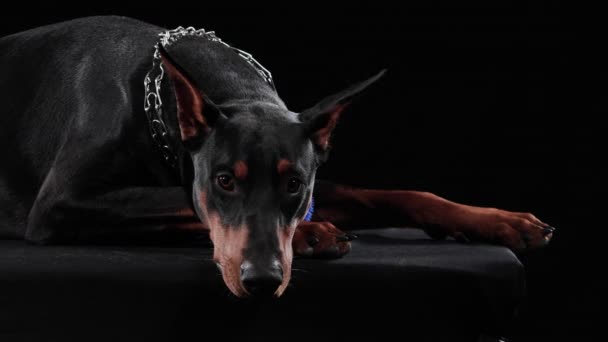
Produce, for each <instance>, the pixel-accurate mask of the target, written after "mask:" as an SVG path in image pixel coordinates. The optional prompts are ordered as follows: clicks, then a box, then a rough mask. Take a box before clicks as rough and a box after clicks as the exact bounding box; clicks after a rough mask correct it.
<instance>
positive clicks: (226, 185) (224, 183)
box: [216, 174, 234, 191]
mask: <svg viewBox="0 0 608 342" xmlns="http://www.w3.org/2000/svg"><path fill="white" fill-rule="evenodd" d="M216 180H217V185H219V186H220V187H221V188H222V189H224V190H226V191H234V178H232V176H230V175H227V174H221V175H219V176H217V178H216Z"/></svg>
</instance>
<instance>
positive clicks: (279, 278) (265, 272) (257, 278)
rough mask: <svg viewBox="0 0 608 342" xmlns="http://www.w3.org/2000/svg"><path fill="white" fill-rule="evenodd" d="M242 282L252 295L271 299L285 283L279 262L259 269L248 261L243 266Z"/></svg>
mask: <svg viewBox="0 0 608 342" xmlns="http://www.w3.org/2000/svg"><path fill="white" fill-rule="evenodd" d="M241 281H242V282H243V286H244V287H245V290H247V292H248V293H249V294H250V295H252V296H255V297H271V296H272V295H273V294H274V293H275V292H276V291H277V289H278V288H279V286H281V283H282V282H283V270H282V269H281V265H280V264H279V263H278V262H274V263H273V264H272V266H270V267H268V266H266V267H259V266H256V265H254V264H252V263H250V262H247V261H246V262H244V263H243V264H242V265H241Z"/></svg>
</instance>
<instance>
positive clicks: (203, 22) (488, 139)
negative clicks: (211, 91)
mask: <svg viewBox="0 0 608 342" xmlns="http://www.w3.org/2000/svg"><path fill="white" fill-rule="evenodd" d="M374 4H375V5H367V6H361V5H352V4H351V5H347V6H344V5H343V6H341V7H339V8H335V9H329V8H327V6H329V4H325V7H318V6H319V5H316V6H315V5H313V4H308V3H306V4H305V5H294V6H285V7H270V6H259V5H253V4H250V5H246V6H239V7H229V6H218V5H214V4H205V3H197V4H192V5H184V6H183V7H177V4H168V3H165V4H163V5H162V7H160V8H159V7H158V6H156V5H153V4H150V5H149V6H133V7H132V8H122V9H118V8H113V9H112V8H105V9H103V8H95V9H94V8H88V9H78V8H71V9H69V10H68V9H66V8H60V7H46V8H36V9H35V10H32V9H30V10H29V11H27V12H26V11H3V13H2V14H0V20H1V22H0V33H1V34H3V35H4V34H8V33H12V32H18V31H20V30H24V29H28V28H33V27H36V26H39V25H43V24H48V23H53V22H57V21H62V20H67V19H70V18H75V17H81V16H87V15H100V14H121V15H128V16H131V17H135V18H139V19H142V20H145V21H148V22H152V23H154V24H157V25H160V26H164V27H167V28H174V27H176V26H179V25H183V26H189V25H192V26H195V27H197V28H201V27H203V28H206V29H211V30H215V31H216V32H217V34H218V36H220V37H221V38H222V39H223V40H225V41H227V42H229V43H231V44H233V45H234V46H237V47H239V48H242V49H244V50H246V51H248V52H250V53H252V54H253V55H254V56H255V57H256V59H257V60H258V61H260V62H262V64H263V65H264V66H265V67H267V68H269V69H270V70H271V71H272V72H273V75H274V77H275V83H276V84H277V87H278V90H279V93H280V94H281V96H282V98H283V99H284V100H285V101H286V102H287V104H288V106H289V107H290V108H291V109H292V110H295V111H298V110H302V109H305V108H306V107H308V106H311V105H313V104H314V103H315V102H316V101H317V100H320V99H321V98H322V97H324V96H326V95H329V94H331V93H332V92H334V91H338V90H340V89H342V88H344V87H346V86H348V85H349V84H351V83H353V82H356V81H359V80H362V79H364V78H366V77H369V76H371V75H372V74H374V73H376V72H377V71H379V70H380V69H382V68H388V73H387V75H386V76H385V78H384V79H383V80H382V81H381V82H380V83H378V84H377V85H375V86H374V87H373V88H372V89H370V90H369V91H368V92H367V93H366V94H364V95H363V96H361V97H360V98H358V99H357V100H356V101H355V103H354V104H353V105H352V106H351V108H350V109H349V110H348V111H346V112H345V113H344V114H343V116H342V119H341V122H340V124H339V127H338V128H337V130H336V132H335V136H334V139H333V146H334V149H333V152H332V156H331V158H330V161H329V162H328V164H327V165H326V166H325V167H324V168H323V169H322V170H321V171H320V177H321V178H326V179H332V180H335V181H339V182H343V183H349V184H353V185H362V186H370V187H381V188H405V189H414V190H425V191H431V192H434V193H436V194H439V195H441V196H444V197H447V198H449V199H452V200H455V201H460V202H465V203H470V204H476V205H482V206H495V207H501V208H504V209H509V210H515V211H530V212H533V213H534V214H536V215H537V216H538V217H540V218H541V219H542V220H544V221H546V222H549V223H551V224H553V225H555V226H556V227H557V228H558V230H557V232H556V234H555V238H554V241H553V242H552V244H551V245H550V246H549V247H547V248H545V249H544V250H542V251H537V252H532V253H529V254H526V255H524V256H522V261H523V262H524V264H525V265H526V268H527V275H528V287H529V298H528V303H527V305H526V306H525V307H524V308H523V310H522V313H521V318H520V320H519V322H518V326H517V327H516V328H515V331H514V334H513V337H514V340H515V341H545V340H546V341H553V340H571V339H573V338H582V337H583V336H590V334H591V333H592V331H593V330H594V328H598V325H601V323H602V322H601V318H602V317H605V314H604V313H603V311H602V310H601V309H602V304H603V303H602V300H601V298H603V297H604V295H603V292H604V291H605V290H606V281H605V280H604V279H603V273H604V272H603V270H604V267H603V253H602V252H603V248H605V247H603V246H604V242H603V238H604V237H606V236H607V234H606V233H605V232H604V230H605V229H606V223H605V220H603V219H602V214H603V212H604V210H605V208H604V205H603V204H604V203H603V195H604V193H605V187H603V177H604V176H605V175H606V166H605V165H604V158H605V156H606V151H605V148H604V146H605V142H604V140H605V139H604V131H605V128H606V126H607V125H606V123H607V122H606V121H607V120H606V113H607V111H606V109H607V108H606V107H607V106H606V99H607V97H606V94H607V89H606V82H607V81H608V80H607V79H606V78H607V77H606V76H607V73H606V67H605V65H604V64H605V63H606V61H607V60H606V59H605V58H604V55H603V54H602V53H601V52H602V50H603V48H602V45H605V44H606V39H605V38H604V36H605V35H604V34H603V32H605V31H604V30H603V28H602V27H601V26H602V25H601V18H599V19H595V16H594V15H593V14H594V12H597V10H595V9H592V8H587V9H575V8H572V7H570V5H569V4H566V3H563V2H561V3H560V2H553V3H540V2H533V3H530V2H528V3H525V4H519V3H517V4H516V3H511V2H504V1H499V2H495V1H492V2H487V3H484V2H481V3H480V4H468V5H464V4H462V3H459V4H456V2H454V3H453V4H439V3H436V2H430V1H429V2H416V3H412V4H408V5H406V6H407V7H403V5H399V6H398V5H389V4H381V3H374ZM99 34H100V35H103V32H99ZM0 77H1V75H0ZM446 290H449V288H448V289H446Z"/></svg>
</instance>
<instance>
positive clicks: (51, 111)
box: [0, 17, 554, 297]
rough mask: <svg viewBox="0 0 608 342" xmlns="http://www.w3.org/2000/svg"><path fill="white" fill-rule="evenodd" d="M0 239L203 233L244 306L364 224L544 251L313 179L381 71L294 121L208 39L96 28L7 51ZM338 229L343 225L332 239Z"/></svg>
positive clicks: (134, 26) (383, 193) (496, 230)
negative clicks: (345, 117)
mask: <svg viewBox="0 0 608 342" xmlns="http://www.w3.org/2000/svg"><path fill="white" fill-rule="evenodd" d="M0 69H1V72H0V74H1V75H2V77H1V79H0V98H1V103H2V104H3V109H2V113H1V115H0V120H1V121H0V132H1V133H0V134H1V135H0V137H1V141H2V144H0V149H2V153H1V154H2V156H3V157H4V158H5V160H4V162H3V163H2V166H1V167H0V208H1V211H0V236H1V237H3V238H20V239H26V240H27V241H30V242H32V243H36V244H67V243H83V242H90V241H93V242H94V241H108V240H109V241H113V240H112V239H115V238H116V239H136V240H137V239H146V238H147V237H150V236H154V237H159V238H163V237H164V236H172V235H171V234H178V235H179V233H180V232H183V233H184V234H187V233H188V232H195V233H201V232H208V235H209V237H210V239H211V241H212V243H213V245H214V252H213V258H214V261H215V262H216V264H217V265H218V267H219V269H220V270H221V273H222V276H223V280H224V282H225V284H226V286H227V287H228V288H229V289H230V291H231V292H232V293H233V294H234V295H236V296H237V297H247V296H274V297H279V296H281V295H282V294H283V293H284V291H285V289H286V287H287V285H288V283H289V281H290V274H291V263H292V259H293V257H294V255H296V256H302V257H327V258H336V257H341V256H343V255H345V254H346V253H348V252H349V250H350V248H351V245H350V241H351V240H352V239H353V238H355V236H354V235H352V234H348V233H345V232H343V230H348V229H350V228H354V227H358V228H360V227H382V226H399V227H419V228H422V229H424V230H426V231H427V232H428V234H429V235H430V236H431V237H434V238H444V237H446V236H451V237H454V238H456V239H458V240H460V241H481V242H488V243H495V244H500V245H504V246H507V247H509V248H511V249H513V250H515V251H521V250H524V249H529V248H538V247H541V246H544V245H546V244H547V243H548V242H549V240H550V239H551V237H552V235H553V232H554V228H553V227H551V226H549V225H548V224H546V223H544V222H542V221H540V220H539V219H537V218H536V217H535V216H534V215H532V214H530V213H517V212H509V211H504V210H499V209H495V208H481V207H474V206H468V205H463V204H458V203H454V202H451V201H448V200H446V199H443V198H440V197H438V196H436V195H433V194H431V193H426V192H416V191H403V190H393V191H387V190H372V189H356V188H351V187H347V186H344V185H338V184H333V183H329V182H323V181H315V173H316V170H317V168H318V167H319V166H320V165H322V164H323V162H324V161H325V160H326V159H327V157H328V154H329V150H330V140H331V135H332V131H333V129H334V127H335V126H336V124H337V122H338V119H339V117H340V116H341V114H342V113H344V111H345V110H346V108H347V107H348V105H349V103H350V102H351V100H352V99H353V98H354V97H355V96H356V95H358V94H359V93H361V92H362V91H363V90H365V89H366V88H367V87H368V86H370V85H372V84H373V83H374V82H376V81H377V80H378V79H380V77H381V76H382V74H383V72H381V73H379V74H377V75H375V76H373V77H371V78H369V79H368V80H366V81H363V82H361V83H358V84H355V85H353V86H351V87H349V88H348V89H346V90H343V91H341V92H338V93H336V94H334V95H332V96H329V97H327V98H325V99H323V100H321V101H320V102H319V103H318V104H316V105H315V106H313V107H312V108H310V109H308V110H306V111H303V112H300V113H295V112H292V111H290V110H289V109H288V108H287V107H286V105H285V104H284V102H283V101H282V100H281V99H280V97H279V96H278V94H277V92H276V90H275V87H274V83H273V82H272V76H271V74H270V72H269V71H268V70H266V69H265V68H264V67H263V66H261V64H259V63H258V62H257V61H256V60H255V59H254V58H253V57H252V56H251V55H249V54H248V53H246V52H244V51H242V50H238V49H236V48H234V47H232V46H230V45H228V44H226V43H224V42H223V41H222V40H221V39H219V38H218V37H217V36H215V34H214V33H213V32H205V31H203V30H194V29H192V28H188V29H183V28H178V29H176V30H173V31H167V30H166V29H163V28H161V27H157V26H154V25H151V24H147V23H144V22H141V21H138V20H135V19H130V18H124V17H90V18H83V19H77V20H72V21H67V22H63V23H58V24H54V25H49V26H44V27H40V28H36V29H33V30H29V31H25V32H21V33H17V34H13V35H10V36H6V37H4V38H2V39H0ZM337 227H339V228H337Z"/></svg>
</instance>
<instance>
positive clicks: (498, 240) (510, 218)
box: [450, 206, 555, 251]
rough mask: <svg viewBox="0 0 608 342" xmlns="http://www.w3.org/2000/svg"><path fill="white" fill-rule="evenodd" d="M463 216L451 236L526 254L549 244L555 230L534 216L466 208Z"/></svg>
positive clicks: (497, 210) (498, 210) (490, 209)
mask: <svg viewBox="0 0 608 342" xmlns="http://www.w3.org/2000/svg"><path fill="white" fill-rule="evenodd" d="M461 214H462V216H461V219H460V220H458V221H460V224H458V225H456V226H455V227H453V228H452V229H451V234H450V235H452V236H453V237H454V238H456V239H457V240H460V241H464V242H466V241H482V242H490V243H495V244H500V245H503V246H507V247H509V248H511V249H512V250H514V251H523V250H527V249H536V248H539V247H543V246H545V245H547V244H548V243H549V241H550V240H551V238H552V237H553V232H554V231H555V228H553V227H551V226H549V225H548V224H546V223H544V222H542V221H541V220H539V219H538V218H536V217H535V216H534V215H532V214H530V213H518V212H510V211H506V210H500V209H494V208H478V207H468V206H466V207H463V208H462V213H461Z"/></svg>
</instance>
